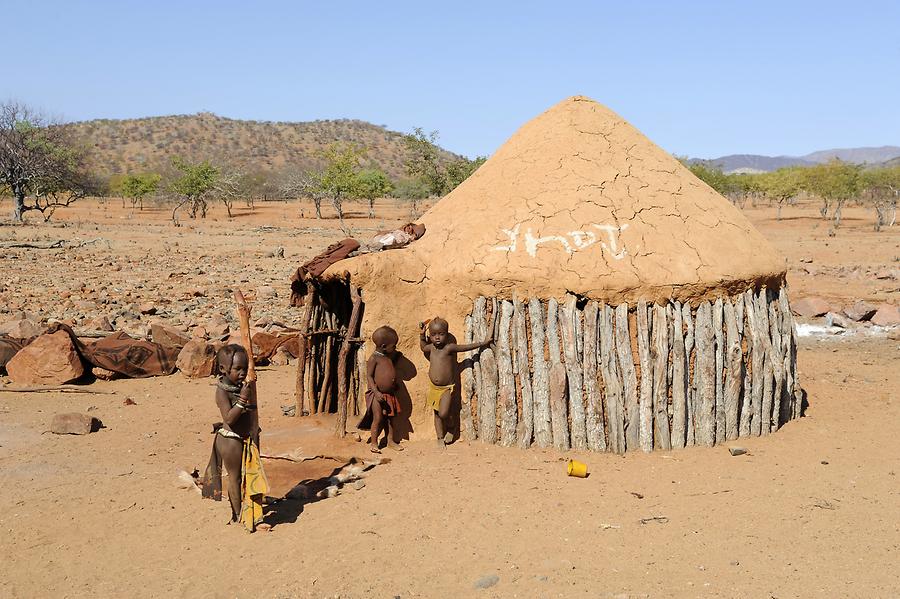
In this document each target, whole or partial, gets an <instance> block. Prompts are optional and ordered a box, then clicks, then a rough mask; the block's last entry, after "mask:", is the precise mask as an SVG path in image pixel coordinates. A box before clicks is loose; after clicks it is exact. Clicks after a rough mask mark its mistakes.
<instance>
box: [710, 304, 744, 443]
mask: <svg viewBox="0 0 900 599" xmlns="http://www.w3.org/2000/svg"><path fill="white" fill-rule="evenodd" d="M738 301H739V302H741V301H742V300H741V299H740V298H738ZM724 322H725V333H726V335H725V337H726V341H725V391H724V393H725V439H726V440H727V441H733V440H734V439H737V438H738V411H739V410H740V405H741V390H742V385H743V382H744V362H743V355H742V353H741V335H740V333H739V332H738V326H737V318H736V316H735V309H734V304H732V303H731V301H730V300H729V301H726V302H725V308H724ZM716 426H717V430H718V424H717V425H716Z"/></svg>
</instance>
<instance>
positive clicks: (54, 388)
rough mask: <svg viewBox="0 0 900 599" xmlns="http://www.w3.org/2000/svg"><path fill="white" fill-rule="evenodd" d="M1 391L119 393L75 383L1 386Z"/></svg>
mask: <svg viewBox="0 0 900 599" xmlns="http://www.w3.org/2000/svg"><path fill="white" fill-rule="evenodd" d="M0 393H88V394H90V395H117V393H116V392H115V391H100V390H99V389H83V388H81V387H77V386H75V385H47V386H44V385H41V386H30V387H0Z"/></svg>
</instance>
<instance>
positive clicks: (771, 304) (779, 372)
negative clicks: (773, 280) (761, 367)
mask: <svg viewBox="0 0 900 599" xmlns="http://www.w3.org/2000/svg"><path fill="white" fill-rule="evenodd" d="M766 301H767V302H768V306H767V308H768V312H769V331H770V333H769V334H770V344H771V346H772V374H773V386H772V413H771V414H770V415H769V417H770V420H771V422H772V432H775V431H777V430H778V428H779V427H780V426H781V404H782V402H783V399H784V398H783V395H782V392H783V390H784V374H785V368H784V350H783V349H782V347H781V320H780V315H779V313H778V296H777V295H776V293H775V292H774V291H773V290H771V289H768V290H766Z"/></svg>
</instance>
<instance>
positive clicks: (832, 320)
mask: <svg viewBox="0 0 900 599" xmlns="http://www.w3.org/2000/svg"><path fill="white" fill-rule="evenodd" d="M825 326H826V327H837V328H839V329H849V328H850V327H852V326H853V323H852V322H851V321H850V320H849V319H847V318H844V317H843V316H841V315H840V314H837V313H836V312H829V313H828V314H826V315H825Z"/></svg>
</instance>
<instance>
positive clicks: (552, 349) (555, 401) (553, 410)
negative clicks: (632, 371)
mask: <svg viewBox="0 0 900 599" xmlns="http://www.w3.org/2000/svg"><path fill="white" fill-rule="evenodd" d="M558 308H559V303H558V302H557V301H556V299H554V298H550V301H548V302H547V348H548V350H549V353H550V428H551V429H552V430H553V446H554V447H556V448H557V449H559V450H560V451H565V450H567V449H569V420H568V416H567V414H566V412H567V411H568V406H567V405H566V403H567V402H566V368H565V366H564V365H563V363H562V360H561V359H560V351H561V349H560V341H559V330H558V324H559V315H558V313H557V312H558Z"/></svg>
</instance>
